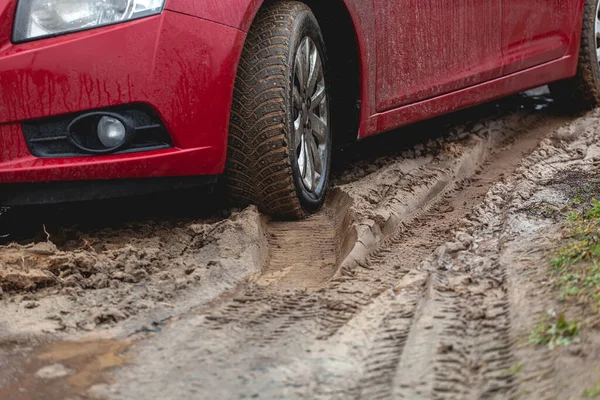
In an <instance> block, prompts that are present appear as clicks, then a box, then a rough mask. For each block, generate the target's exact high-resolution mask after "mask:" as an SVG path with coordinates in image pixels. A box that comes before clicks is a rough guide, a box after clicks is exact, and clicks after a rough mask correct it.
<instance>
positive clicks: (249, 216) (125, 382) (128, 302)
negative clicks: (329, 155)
mask: <svg viewBox="0 0 600 400" xmlns="http://www.w3.org/2000/svg"><path fill="white" fill-rule="evenodd" d="M597 121H598V113H591V114H588V115H585V116H581V117H579V118H575V117H569V116H564V115H560V114H558V113H556V112H554V111H553V109H552V107H551V99H548V98H546V97H545V96H539V97H536V96H534V97H522V96H517V97H513V98H511V99H508V100H504V101H502V102H500V103H498V104H488V105H485V106H482V107H478V108H476V109H473V110H468V111H465V112H461V113H459V114H455V115H453V116H449V117H444V118H443V119H440V120H436V121H433V122H428V123H424V124H419V125H416V126H414V127H410V128H407V129H404V130H403V131H402V132H400V134H396V135H395V136H391V135H386V136H383V137H380V138H375V139H373V140H371V141H365V142H363V143H359V144H357V145H355V146H353V147H349V148H345V149H343V151H341V152H340V154H339V155H338V157H337V159H338V160H339V165H337V166H336V173H335V177H334V181H335V185H334V188H333V189H332V192H331V194H330V198H329V200H328V204H327V207H326V209H325V210H324V211H323V212H321V213H319V214H317V215H314V216H312V217H311V218H309V219H307V220H305V221H301V222H277V221H269V220H268V219H267V218H266V217H264V216H261V215H260V214H259V213H258V212H257V211H256V210H255V209H253V208H249V209H247V210H241V211H240V210H229V211H223V210H222V209H220V208H219V207H218V204H216V205H215V204H212V205H210V207H209V211H208V212H207V213H206V214H204V215H200V216H198V218H193V219H192V218H184V217H181V216H180V215H176V216H173V215H171V214H169V213H166V214H164V213H161V212H159V213H158V215H159V217H149V216H153V215H156V214H153V213H152V211H150V212H148V214H147V215H146V214H143V215H137V214H136V215H135V216H134V217H131V216H129V219H128V220H127V221H126V222H116V221H118V220H119V218H111V219H109V220H108V221H96V220H95V219H93V218H92V219H93V223H92V222H90V223H89V225H90V226H85V224H83V225H82V224H81V223H79V224H73V223H71V222H70V221H72V220H78V218H80V217H81V214H76V217H75V218H73V216H70V217H69V218H63V217H64V216H65V215H68V214H69V212H68V211H57V214H56V215H55V216H54V217H53V218H51V220H50V221H49V222H47V223H46V222H45V220H44V219H43V218H44V214H43V213H42V217H40V216H39V215H37V216H36V218H38V219H37V220H36V222H35V223H33V224H32V225H33V226H34V231H31V230H30V229H29V228H27V229H25V228H23V229H20V231H21V232H20V233H19V235H20V236H19V237H16V236H15V237H14V239H18V240H19V244H12V245H9V246H6V247H3V248H0V285H1V286H2V287H3V288H4V291H5V293H4V295H3V299H2V300H0V309H1V310H2V312H1V313H0V371H2V372H1V373H0V398H11V399H34V398H35V399H37V398H40V399H41V398H43V399H59V398H74V399H75V398H88V397H91V398H104V397H106V398H110V399H145V398H163V399H185V398H207V399H238V398H265V399H266V398H286V399H288V398H322V399H348V398H357V399H358V398H360V399H386V398H406V399H421V398H422V399H431V398H448V399H457V398H465V399H471V398H472V399H475V398H513V397H519V396H521V397H526V398H536V399H538V398H553V397H556V396H557V394H558V397H559V398H571V397H572V398H578V397H577V396H578V395H579V394H580V393H581V385H584V384H585V382H588V381H589V382H588V383H591V382H592V381H593V379H594V374H596V375H597V378H599V377H600V375H599V374H598V371H595V370H594V367H593V365H594V357H595V355H596V353H594V352H597V349H598V348H599V347H597V346H596V344H597V341H598V335H597V333H596V334H590V336H587V339H585V340H587V341H588V342H589V343H592V344H590V345H589V347H587V348H588V349H591V350H590V352H591V353H590V352H583V355H582V352H579V353H578V354H570V353H569V354H567V355H565V356H564V357H561V358H560V360H559V361H557V359H558V358H557V356H556V353H555V352H551V351H549V350H546V349H541V350H540V349H538V348H533V347H532V346H527V345H524V343H525V344H526V343H527V334H528V332H529V331H530V330H531V329H532V328H533V327H534V326H535V323H536V319H537V318H538V317H539V316H540V315H541V314H543V313H544V312H545V308H546V307H547V306H548V305H549V304H550V302H551V300H549V298H550V297H549V295H548V293H549V291H551V289H549V288H548V287H547V286H544V285H543V284H535V285H534V284H532V282H533V281H535V279H534V278H535V277H540V276H543V275H544V268H546V264H547V260H545V258H544V257H545V256H544V251H545V249H546V248H547V247H548V246H550V244H549V243H550V242H547V243H546V247H544V246H543V245H541V244H540V243H541V242H540V240H539V238H540V237H548V235H550V234H549V233H548V232H551V230H552V229H557V228H555V225H556V224H553V221H549V220H548V219H547V218H543V217H540V216H539V215H537V216H535V215H534V216H533V217H532V214H531V213H528V212H527V210H531V207H533V204H534V203H535V204H538V203H540V202H541V201H542V200H543V201H544V202H546V203H548V202H551V203H552V202H553V203H552V204H555V205H556V206H557V207H558V206H559V205H560V204H563V203H565V202H566V196H567V194H565V193H566V189H564V188H563V189H561V188H560V187H559V186H560V185H559V186H556V185H555V186H556V187H554V189H552V190H549V189H548V187H549V186H548V182H549V181H550V180H552V179H554V178H555V177H557V176H561V175H560V174H561V173H564V172H566V171H572V170H574V169H576V170H578V171H588V172H589V171H592V170H594V169H595V168H596V165H597V163H599V162H600V139H598V135H597V134H596V132H597V131H598V130H599V129H600V128H596V125H597ZM540 193H541V194H540ZM536 196H537V197H536ZM567 197H568V196H567ZM532 199H534V200H532ZM535 199H537V200H535ZM540 199H542V200H540ZM536 201H537V203H536ZM116 204H117V206H122V205H123V202H117V203H116ZM544 204H545V203H544ZM111 207H112V206H111ZM133 207H134V208H135V205H134V206H133ZM192 207H194V206H193V205H192ZM207 207H208V206H207ZM184 209H185V210H188V211H189V208H184ZM127 210H130V208H129V209H126V210H125V211H127ZM185 210H184V211H185ZM214 210H218V211H214ZM103 211H104V212H107V210H103ZM119 215H120V216H122V215H123V214H122V213H119ZM29 219H31V216H30V217H29ZM34 219H35V218H34ZM115 220H116V221H115ZM13 221H17V223H16V224H15V223H13V224H15V225H13V226H15V227H16V226H17V225H19V223H18V221H19V218H17V217H15V216H13ZM88 222H89V218H88ZM36 224H37V225H38V228H35V226H36ZM41 224H44V225H43V229H42V230H41V232H40V229H39V225H41ZM552 227H554V228H552ZM36 229H37V230H36ZM540 232H546V233H545V234H540ZM0 233H1V232H0ZM36 235H37V236H36ZM40 235H43V236H41V237H40ZM44 236H45V237H44ZM46 239H47V240H46ZM536 252H537V253H536ZM528 263H529V264H531V265H532V267H531V268H529V267H528V268H529V269H527V271H525V270H524V269H523V268H524V266H528V265H529V264H528ZM529 293H533V295H531V296H530V295H529ZM73 341H78V342H77V344H73V343H72V342H73ZM586 343H587V342H586ZM74 349H76V350H74ZM569 357H572V358H569ZM557 362H560V363H565V362H571V363H572V365H578V366H577V372H575V371H574V370H570V371H569V372H568V374H567V375H565V372H564V371H562V369H561V368H558V367H557V364H556V363H557ZM569 374H570V375H569ZM575 376H576V377H577V378H576V379H575V378H574V377H575ZM569 377H571V378H569Z"/></svg>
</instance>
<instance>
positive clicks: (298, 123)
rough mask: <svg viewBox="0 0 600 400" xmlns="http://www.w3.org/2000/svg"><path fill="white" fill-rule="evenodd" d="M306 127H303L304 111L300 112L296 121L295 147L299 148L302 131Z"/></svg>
mask: <svg viewBox="0 0 600 400" xmlns="http://www.w3.org/2000/svg"><path fill="white" fill-rule="evenodd" d="M303 132H304V129H303V127H302V113H299V114H298V118H296V120H295V121H294V148H296V149H297V148H298V146H300V144H301V141H302V133H303Z"/></svg>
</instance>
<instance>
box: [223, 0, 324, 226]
mask: <svg viewBox="0 0 600 400" xmlns="http://www.w3.org/2000/svg"><path fill="white" fill-rule="evenodd" d="M299 54H305V55H306V57H303V58H298V57H300V56H299ZM302 60H307V61H308V60H310V61H311V63H310V65H309V64H307V63H304V64H303V63H302V62H301V61H302ZM318 60H320V64H319V62H318ZM326 61H327V59H326V53H325V46H324V42H323V37H322V34H321V30H320V28H319V24H318V22H317V20H316V18H315V16H314V15H313V13H312V12H311V10H310V9H309V8H308V7H307V6H306V5H304V4H303V3H300V2H296V1H285V2H278V3H274V4H270V5H267V6H265V7H264V8H263V9H262V10H261V11H259V13H258V15H257V17H256V19H255V22H254V23H253V25H252V27H251V29H250V32H249V33H248V37H247V39H246V43H245V45H244V49H243V52H242V57H241V61H240V65H239V67H238V76H237V79H236V84H235V90H234V95H233V104H232V108H231V120H230V132H229V144H228V154H227V167H226V172H225V175H226V186H227V190H228V193H229V198H230V199H231V200H232V201H233V202H235V203H237V204H240V205H247V204H256V205H257V206H258V208H259V210H260V211H261V212H263V213H265V214H269V215H272V216H274V217H279V218H285V219H300V218H302V217H304V216H305V215H306V214H308V213H313V212H316V211H318V210H319V209H320V208H321V206H322V205H323V203H324V200H325V196H326V193H327V188H328V185H329V173H330V165H331V148H332V135H331V134H330V131H331V119H330V112H329V93H328V88H327V86H326V84H325V83H326V78H327V72H326V66H327V62H326ZM313 63H315V64H314V68H311V66H312V65H313ZM303 65H308V67H306V68H302V66H303ZM319 65H320V67H319ZM307 71H308V76H309V78H311V77H312V78H313V79H306V80H303V76H305V75H307V73H306V72H307ZM311 71H313V72H314V74H313V75H311V74H310V72H311ZM313 83H314V84H313ZM303 84H304V85H303ZM302 88H305V89H307V90H304V92H303V91H302ZM313 89H314V90H313ZM311 100H313V101H312V102H311ZM311 110H312V111H311ZM315 118H318V119H319V120H318V121H317V119H315ZM311 171H312V174H311ZM307 177H308V178H307Z"/></svg>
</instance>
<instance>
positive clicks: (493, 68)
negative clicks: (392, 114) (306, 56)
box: [375, 0, 503, 112]
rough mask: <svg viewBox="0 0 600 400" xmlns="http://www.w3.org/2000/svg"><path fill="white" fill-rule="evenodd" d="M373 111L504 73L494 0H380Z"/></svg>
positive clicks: (497, 3)
mask: <svg viewBox="0 0 600 400" xmlns="http://www.w3.org/2000/svg"><path fill="white" fill-rule="evenodd" d="M375 4H376V5H375V15H376V24H377V30H376V32H377V33H376V37H377V60H376V61H377V64H376V65H377V95H376V98H377V104H376V109H377V111H379V112H380V111H386V110H391V109H393V108H397V107H399V106H402V105H405V104H411V103H414V102H417V101H420V100H424V99H429V98H432V97H435V96H438V95H441V94H445V93H449V92H452V91H455V90H458V89H462V88H465V87H468V86H473V85H476V84H478V83H481V82H484V81H487V80H491V79H494V78H497V77H499V76H501V75H502V61H503V60H502V20H501V17H502V10H501V7H500V6H501V2H500V1H498V0H453V1H450V2H448V1H439V0H436V1H422V0H379V1H376V2H375Z"/></svg>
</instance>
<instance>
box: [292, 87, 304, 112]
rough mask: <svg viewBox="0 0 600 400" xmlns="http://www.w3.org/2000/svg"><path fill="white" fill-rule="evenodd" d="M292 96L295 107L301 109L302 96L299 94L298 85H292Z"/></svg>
mask: <svg viewBox="0 0 600 400" xmlns="http://www.w3.org/2000/svg"><path fill="white" fill-rule="evenodd" d="M293 96H294V107H295V108H296V109H299V110H301V109H302V96H301V95H300V90H298V87H297V86H296V85H294V89H293Z"/></svg>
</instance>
